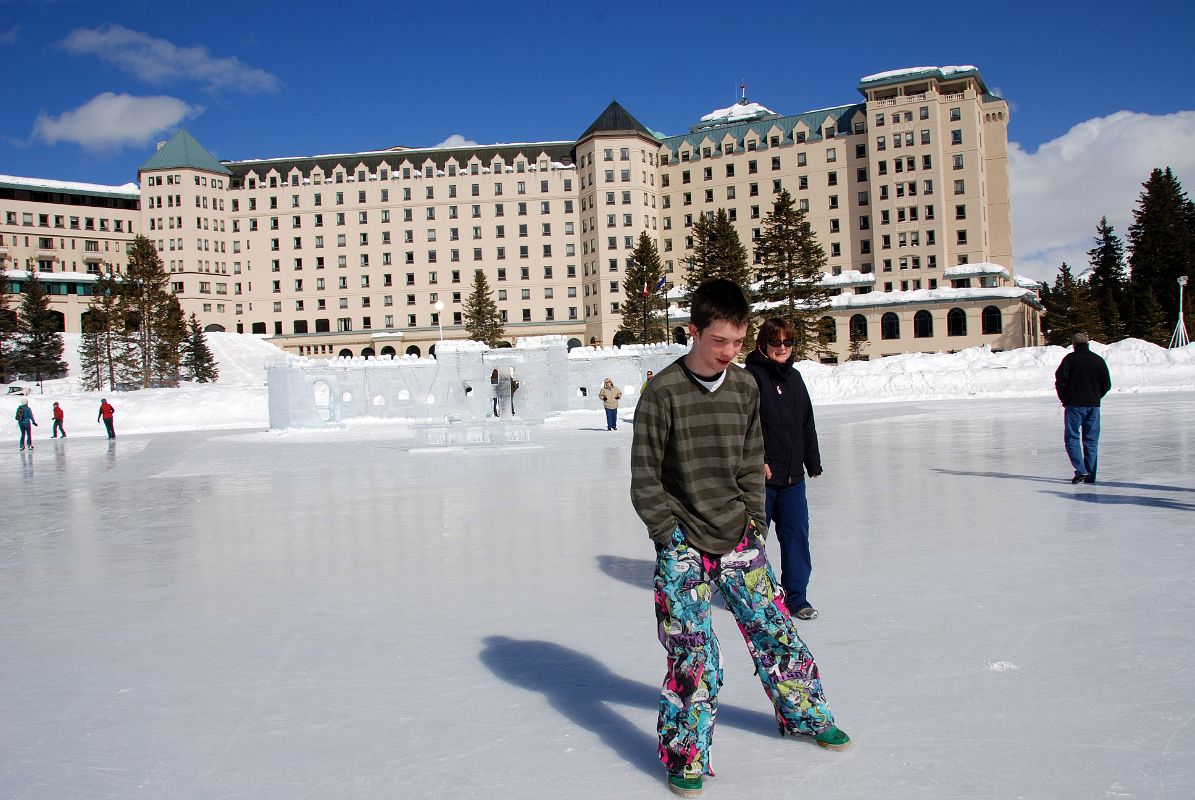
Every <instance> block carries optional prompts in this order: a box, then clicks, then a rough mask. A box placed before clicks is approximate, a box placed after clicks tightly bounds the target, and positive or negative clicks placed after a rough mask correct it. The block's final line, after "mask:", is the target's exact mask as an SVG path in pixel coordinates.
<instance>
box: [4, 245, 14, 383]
mask: <svg viewBox="0 0 1195 800" xmlns="http://www.w3.org/2000/svg"><path fill="white" fill-rule="evenodd" d="M8 290H9V280H8V276H7V275H6V274H5V273H4V263H3V261H2V260H0V383H8V382H9V380H11V376H12V374H13V372H14V366H13V359H14V355H15V353H14V352H13V351H14V350H15V347H16V342H15V341H14V338H13V335H14V334H15V333H16V332H17V312H16V311H14V310H13V308H12V305H11V301H10V300H9V297H8Z"/></svg>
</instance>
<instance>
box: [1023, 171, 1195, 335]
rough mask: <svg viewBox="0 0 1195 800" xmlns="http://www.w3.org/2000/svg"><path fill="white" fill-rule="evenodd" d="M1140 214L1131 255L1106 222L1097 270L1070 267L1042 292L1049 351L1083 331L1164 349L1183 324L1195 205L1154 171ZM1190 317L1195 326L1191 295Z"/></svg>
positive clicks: (1093, 253)
mask: <svg viewBox="0 0 1195 800" xmlns="http://www.w3.org/2000/svg"><path fill="white" fill-rule="evenodd" d="M1142 187H1143V191H1142V192H1141V194H1140V196H1139V197H1138V200H1137V207H1136V208H1135V209H1134V210H1133V222H1132V224H1130V225H1129V229H1128V242H1127V244H1128V256H1127V259H1126V255H1125V249H1126V248H1125V242H1124V241H1122V240H1121V238H1120V237H1119V236H1117V235H1116V232H1115V231H1114V230H1113V226H1111V225H1109V224H1108V218H1107V217H1106V216H1104V217H1101V218H1100V221H1099V223H1098V224H1097V225H1096V231H1095V245H1094V247H1092V248H1091V249H1090V250H1088V251H1087V257H1088V264H1089V268H1088V269H1087V270H1085V271H1084V272H1083V273H1081V274H1079V275H1076V274H1074V272H1073V271H1072V270H1071V268H1070V265H1068V264H1066V263H1063V264H1062V266H1061V267H1060V268H1059V270H1058V275H1057V277H1056V278H1055V279H1054V284H1053V285H1052V286H1044V287H1043V288H1042V293H1041V300H1042V304H1043V305H1044V306H1045V308H1046V313H1045V315H1044V316H1043V317H1042V330H1043V333H1044V335H1045V340H1046V343H1047V344H1055V345H1060V346H1063V347H1065V346H1067V345H1069V344H1070V342H1071V338H1072V337H1073V336H1074V335H1075V334H1076V333H1078V332H1079V331H1083V332H1085V333H1087V334H1088V335H1089V336H1091V338H1093V339H1096V340H1097V341H1101V342H1117V341H1120V340H1121V339H1126V338H1134V339H1142V340H1144V341H1147V342H1153V343H1154V344H1159V345H1162V346H1165V345H1167V344H1168V343H1169V342H1170V337H1171V335H1172V333H1173V331H1174V326H1175V323H1176V322H1177V319H1178V301H1179V284H1178V278H1179V276H1182V275H1190V274H1191V272H1192V271H1195V270H1193V267H1195V204H1193V203H1192V202H1191V201H1190V200H1189V199H1188V198H1187V195H1186V193H1185V192H1184V191H1183V187H1182V184H1181V183H1180V182H1179V180H1178V177H1177V176H1176V175H1175V174H1174V172H1173V171H1172V170H1171V169H1170V168H1169V167H1166V168H1165V169H1154V170H1153V171H1152V172H1151V173H1150V176H1149V180H1147V181H1146V182H1145V183H1143V184H1142ZM1183 305H1184V309H1183V313H1184V316H1185V318H1186V319H1191V310H1192V300H1191V292H1189V291H1188V292H1186V293H1184V297H1183Z"/></svg>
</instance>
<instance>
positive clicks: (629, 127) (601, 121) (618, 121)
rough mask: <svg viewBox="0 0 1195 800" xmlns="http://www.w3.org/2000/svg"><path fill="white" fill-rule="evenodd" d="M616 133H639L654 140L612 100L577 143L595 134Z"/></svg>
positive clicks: (651, 135)
mask: <svg viewBox="0 0 1195 800" xmlns="http://www.w3.org/2000/svg"><path fill="white" fill-rule="evenodd" d="M616 131H617V132H620V133H622V132H627V131H633V132H635V133H641V134H643V135H644V136H646V137H648V138H649V139H655V138H656V137H655V136H654V135H653V134H652V132H651V131H649V130H648V129H647V128H645V127H644V126H643V123H641V122H640V121H639V120H637V119H635V118H634V117H633V116H631V112H629V111H627V110H626V109H625V108H623V107H622V106H621V105H620V104H619V103H618V101H617V100H614V101H611V103H610V105H608V106H606V110H605V111H603V112H602V113H601V114H600V115H598V118H597V119H595V120H594V121H593V124H592V125H590V126H589V127H588V128H586V129H585V133H583V134H581V135H580V136H579V137H577V141H578V142H580V141H582V140H584V139H587V138H588V137H590V136H591V135H593V134H595V133H613V132H616Z"/></svg>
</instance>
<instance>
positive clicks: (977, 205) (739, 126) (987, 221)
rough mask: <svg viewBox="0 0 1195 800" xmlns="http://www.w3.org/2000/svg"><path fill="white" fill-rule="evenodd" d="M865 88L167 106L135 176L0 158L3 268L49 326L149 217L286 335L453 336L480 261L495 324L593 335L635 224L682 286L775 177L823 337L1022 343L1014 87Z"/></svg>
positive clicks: (957, 81)
mask: <svg viewBox="0 0 1195 800" xmlns="http://www.w3.org/2000/svg"><path fill="white" fill-rule="evenodd" d="M858 89H859V91H860V93H861V94H862V95H863V100H862V101H861V102H857V103H852V104H850V105H843V106H837V107H834V108H827V109H821V110H818V111H810V112H806V113H803V114H796V115H787V116H786V115H782V114H778V113H775V112H773V111H771V110H769V109H767V108H765V107H763V106H761V105H758V104H756V103H751V102H748V101H747V100H746V99H745V98H744V99H743V100H741V101H740V102H738V103H736V104H735V105H732V106H731V107H729V108H726V109H722V110H719V111H715V112H714V113H712V114H708V115H706V116H704V117H702V118H701V119H700V120H699V121H698V122H697V124H696V125H694V126H693V127H692V128H691V129H690V130H689V131H688V132H687V133H682V134H678V135H671V136H666V135H661V134H658V133H653V132H652V131H651V130H649V129H648V128H646V127H645V126H644V125H642V124H641V123H640V122H639V121H638V120H637V119H636V118H635V117H634V116H632V115H631V114H630V113H629V112H628V111H627V110H626V109H624V108H623V107H622V106H620V105H619V104H617V103H611V104H610V106H609V107H608V108H606V109H605V110H604V111H603V112H602V113H601V114H600V115H599V116H598V118H597V119H596V120H595V121H594V123H593V124H592V125H590V126H589V128H588V129H587V130H585V131H584V132H583V133H582V134H581V135H580V136H579V137H578V138H577V139H576V140H575V141H550V142H531V143H523V144H499V145H482V146H470V147H458V148H424V149H418V148H404V147H395V148H391V149H387V150H379V151H372V152H365V153H352V154H344V155H325V156H312V157H304V158H277V159H265V160H250V161H218V160H216V159H215V158H214V157H213V156H212V155H211V154H210V153H209V152H208V151H207V150H205V149H204V147H203V146H202V145H201V144H200V143H199V142H197V141H196V140H195V139H194V138H193V137H192V136H191V135H190V134H188V133H187V132H186V131H179V132H178V133H176V134H175V135H174V136H173V138H171V139H170V140H169V141H167V142H165V143H163V144H161V145H159V146H158V149H157V151H156V152H154V153H153V154H152V155H150V156H149V158H148V159H147V160H146V161H145V163H144V164H142V165H141V168H140V170H139V172H138V175H137V178H138V184H128V185H125V186H121V187H108V186H95V185H88V184H77V183H67V182H62V181H52V180H42V179H34V178H15V177H5V176H0V263H2V265H3V268H4V269H5V271H6V277H7V279H8V282H9V286H8V287H7V288H8V290H9V291H13V292H19V291H20V287H21V285H22V283H23V281H24V280H27V278H28V274H29V271H30V270H36V271H37V272H38V274H39V276H40V277H41V278H42V279H43V280H44V281H45V282H46V284H47V287H48V290H49V291H50V293H51V296H52V300H53V302H54V305H55V309H56V310H57V311H58V312H60V313H61V314H62V327H63V329H64V330H66V331H78V330H80V329H81V325H82V315H83V314H84V313H85V312H86V310H87V304H88V300H89V295H90V292H91V286H92V283H93V281H94V278H95V275H96V274H97V273H98V272H99V271H101V270H104V269H107V268H112V269H115V270H116V271H118V272H119V271H121V270H122V269H123V268H124V266H125V259H126V258H127V256H126V246H127V244H128V243H129V242H130V241H131V239H132V237H133V236H134V235H136V234H143V235H145V236H146V237H148V238H149V239H150V240H152V241H153V242H154V243H155V244H156V245H157V248H158V251H159V253H160V254H161V257H162V259H163V261H164V263H165V265H166V267H167V269H168V270H169V271H170V273H171V289H172V291H173V292H174V293H175V294H176V295H177V296H178V298H179V300H180V301H181V302H182V305H183V308H184V310H185V311H187V312H188V313H190V312H195V313H196V314H197V315H198V316H199V318H200V320H201V321H202V322H203V324H204V325H205V327H207V328H208V329H209V330H228V331H237V332H244V333H253V334H262V335H265V336H268V337H270V338H271V339H272V341H274V342H275V343H276V344H278V345H279V346H280V347H283V348H284V349H286V350H289V351H291V352H294V353H299V354H304V355H314V356H335V355H350V354H351V355H362V354H365V355H373V354H377V355H388V354H391V353H397V354H402V353H408V352H409V353H420V354H424V353H427V352H428V351H429V350H430V349H431V348H432V347H434V344H435V342H436V341H438V340H439V338H440V337H441V336H444V337H449V338H461V337H464V336H465V335H466V333H465V330H464V326H463V320H462V316H463V311H464V303H465V301H466V299H467V298H468V296H469V293H470V290H471V284H472V281H473V275H474V271H475V270H477V269H482V270H484V271H485V273H486V275H487V277H488V279H489V282H490V284H491V287H492V288H493V290H494V292H495V299H496V300H497V303H498V307H499V309H500V310H501V314H502V315H503V317H504V319H505V322H506V330H507V334H508V338H509V339H510V340H511V341H513V340H514V339H515V338H516V337H520V336H529V335H543V334H558V335H563V336H565V337H567V338H568V339H569V340H570V343H571V344H574V345H576V344H604V345H609V344H614V343H617V341H616V338H615V332H616V331H617V330H618V328H619V325H620V323H621V316H620V313H619V312H620V307H621V302H622V299H623V297H624V294H623V292H624V288H623V279H624V277H625V275H626V269H627V266H628V263H629V260H630V256H631V251H632V248H633V247H634V245H635V242H636V240H637V238H638V236H639V234H640V232H642V231H646V232H647V233H648V234H649V235H650V236H652V237H653V238H655V239H656V241H657V244H658V246H659V250H660V257H661V260H662V261H663V263H664V265H665V268H666V270H667V273H668V280H669V281H670V284H671V285H675V286H683V284H684V268H685V266H684V265H685V262H684V259H685V256H686V253H687V250H688V247H689V245H690V244H691V227H692V225H693V222H694V220H696V219H698V218H699V215H702V214H707V215H709V214H713V213H714V212H715V211H716V210H717V209H719V208H724V209H726V211H727V212H728V214H729V215H730V219H731V220H732V221H733V222H734V224H735V225H736V227H737V229H738V232H739V235H740V237H741V239H742V240H743V243H744V244H745V245H746V246H747V249H748V252H753V245H752V243H753V242H754V240H755V239H757V238H758V236H759V234H760V230H761V227H762V224H763V220H764V218H765V217H766V216H767V214H768V212H769V211H770V210H771V208H772V203H773V200H774V197H775V194H776V193H777V192H778V191H779V190H780V189H782V188H783V189H787V190H788V191H789V192H790V193H791V194H792V195H793V197H794V198H795V199H796V200H797V202H798V203H799V204H800V205H801V207H802V208H803V209H805V210H806V211H807V212H808V219H809V221H810V222H811V224H812V226H813V230H814V232H815V233H816V235H817V238H818V240H819V242H820V243H821V245H822V247H823V248H824V249H825V251H826V254H827V256H828V257H829V260H828V264H827V267H826V278H825V280H826V282H827V283H828V284H829V285H830V286H831V288H832V291H833V292H834V297H833V298H832V305H831V306H830V308H828V309H827V310H826V319H825V320H823V324H824V325H825V326H826V328H825V329H826V332H827V334H828V335H829V337H830V339H831V342H832V344H831V346H832V347H833V348H834V350H835V352H836V354H837V357H838V358H840V359H842V360H845V359H846V357H847V349H848V343H849V340H850V335H851V331H852V330H853V331H856V332H858V334H860V335H862V336H865V338H866V344H865V345H864V346H863V349H862V353H863V355H864V356H865V357H878V356H882V355H889V354H895V353H903V352H918V351H928V352H932V351H939V350H958V349H961V348H963V347H969V346H974V345H978V344H988V345H990V346H991V347H993V349H1008V348H1014V347H1021V346H1030V345H1036V344H1039V343H1040V342H1039V333H1038V332H1039V315H1040V312H1041V306H1040V303H1039V302H1038V300H1037V297H1036V294H1035V293H1034V292H1033V291H1032V289H1031V288H1027V287H1026V286H1025V285H1022V282H1020V281H1018V280H1017V278H1016V276H1015V273H1014V272H1013V265H1012V232H1011V224H1010V208H1009V184H1008V155H1007V144H1008V137H1007V125H1008V105H1007V103H1005V101H1004V100H1002V99H1001V98H999V97H997V96H995V95H993V94H991V93H990V92H989V91H988V89H987V87H986V85H985V84H984V81H983V79H982V77H981V76H980V74H979V71H978V70H977V69H975V68H974V67H941V68H938V67H923V68H916V69H908V70H899V71H894V72H888V73H882V74H879V75H872V76H868V77H866V78H863V79H862V80H861V81H860V82H859V85H858ZM679 295H680V293H679V292H677V291H674V292H673V293H672V298H673V302H672V304H671V307H670V313H671V314H672V315H673V316H672V320H673V323H674V327H676V326H675V323H676V321H677V320H678V319H684V317H685V316H686V315H687V312H685V311H684V308H683V305H684V304H683V299H682V298H680V297H679Z"/></svg>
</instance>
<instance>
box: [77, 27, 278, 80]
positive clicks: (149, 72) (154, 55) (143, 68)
mask: <svg viewBox="0 0 1195 800" xmlns="http://www.w3.org/2000/svg"><path fill="white" fill-rule="evenodd" d="M62 46H63V47H64V48H66V49H67V50H68V51H70V52H72V53H74V54H76V55H94V56H99V57H100V58H102V59H104V60H105V61H109V62H111V63H113V64H115V65H117V66H118V67H120V68H122V69H124V70H126V71H128V72H129V73H131V74H133V75H134V76H136V77H137V78H139V79H141V80H143V81H146V82H148V83H158V84H164V83H172V82H178V81H193V82H195V83H198V84H201V85H202V86H203V87H204V88H206V89H210V90H218V89H229V90H237V91H243V92H273V91H276V90H277V89H278V87H279V86H280V85H281V83H280V81H279V80H278V79H277V78H276V77H274V76H273V75H271V74H270V73H269V72H266V71H265V70H263V69H258V68H256V67H250V66H249V65H247V64H244V63H242V62H241V61H240V59H238V58H236V57H234V56H228V57H225V58H216V57H214V56H212V55H211V54H210V53H209V52H208V50H207V48H206V47H204V46H203V45H192V46H191V47H179V46H178V45H176V44H174V43H173V42H169V41H167V40H165V39H157V38H154V37H153V36H150V35H149V34H146V33H141V32H140V31H134V30H130V29H129V28H125V27H123V26H120V25H102V26H100V27H98V28H77V29H75V30H73V31H71V32H70V34H68V35H67V37H66V38H65V39H64V40H63V41H62Z"/></svg>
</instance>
